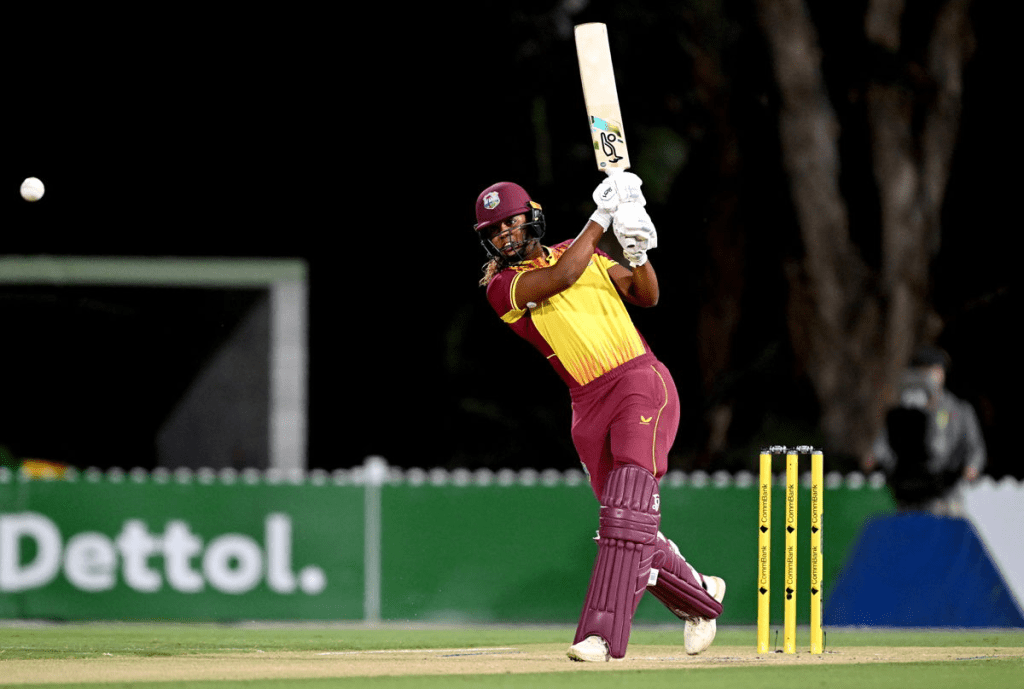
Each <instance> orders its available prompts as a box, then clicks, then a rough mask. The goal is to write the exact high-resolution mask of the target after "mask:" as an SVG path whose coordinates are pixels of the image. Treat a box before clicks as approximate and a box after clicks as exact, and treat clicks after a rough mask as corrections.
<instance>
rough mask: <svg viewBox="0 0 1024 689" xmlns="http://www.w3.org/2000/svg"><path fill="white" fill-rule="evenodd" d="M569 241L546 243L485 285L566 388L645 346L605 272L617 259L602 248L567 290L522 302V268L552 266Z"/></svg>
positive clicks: (633, 355)
mask: <svg viewBox="0 0 1024 689" xmlns="http://www.w3.org/2000/svg"><path fill="white" fill-rule="evenodd" d="M571 243H572V242H571V241H565V242H562V243H561V244H557V245H555V246H553V247H544V256H543V257H541V258H537V259H534V260H533V261H529V262H526V263H519V264H516V265H514V266H511V267H509V268H506V269H505V270H503V271H502V272H500V273H498V274H497V275H495V276H494V278H493V279H492V280H491V282H490V283H489V284H488V285H487V301H488V302H490V304H491V306H492V307H493V308H494V310H495V311H496V312H497V313H498V315H499V316H501V319H502V320H503V321H505V322H506V323H508V324H509V325H510V326H511V327H512V330H514V331H515V332H516V334H518V335H519V336H520V337H522V338H524V339H525V340H527V341H528V342H529V343H530V344H532V345H533V346H534V347H536V348H537V349H538V350H539V351H540V353H541V354H543V355H544V356H545V357H547V359H548V361H549V362H550V363H551V365H552V366H553V367H554V368H555V371H557V372H558V374H559V375H560V376H561V377H562V380H564V381H565V382H566V384H567V385H569V387H577V386H580V385H586V384H587V383H589V382H591V381H592V380H594V379H596V378H598V377H599V376H601V375H603V374H605V373H607V372H608V371H611V370H612V369H614V368H616V367H617V366H620V365H622V364H624V363H626V362H627V361H630V360H632V359H635V358H636V357H638V356H641V355H642V354H646V353H647V351H648V349H647V343H646V342H644V339H643V337H641V336H640V333H639V332H638V331H637V329H636V326H634V325H633V321H632V319H631V318H630V317H629V313H628V312H627V311H626V305H625V304H623V303H622V298H621V297H620V296H619V292H618V290H617V289H616V288H615V283H613V282H612V279H611V277H610V276H609V275H608V268H609V267H610V266H613V265H617V264H616V263H615V261H613V260H612V259H611V257H610V256H608V254H606V253H605V252H603V251H601V250H600V249H598V250H595V251H594V255H593V256H592V257H591V261H590V264H589V265H588V266H587V268H586V270H584V271H583V275H582V276H581V277H580V279H579V280H577V281H576V283H575V284H573V286H572V287H570V288H569V289H567V290H564V291H562V292H560V293H558V294H556V295H554V296H553V297H550V298H548V299H545V300H544V301H542V302H540V303H539V304H525V303H523V302H522V300H521V299H519V297H518V296H517V295H516V284H517V283H518V282H519V278H520V276H522V274H523V273H526V272H528V271H531V270H536V269H538V268H544V267H547V266H550V265H554V264H555V263H556V262H557V261H558V258H559V257H560V256H561V255H562V254H563V253H564V252H565V250H566V249H567V248H569V245H570V244H571Z"/></svg>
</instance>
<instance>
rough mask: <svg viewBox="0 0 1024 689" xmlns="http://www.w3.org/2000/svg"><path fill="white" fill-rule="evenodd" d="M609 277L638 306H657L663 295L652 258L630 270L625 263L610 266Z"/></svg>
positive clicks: (627, 298)
mask: <svg viewBox="0 0 1024 689" xmlns="http://www.w3.org/2000/svg"><path fill="white" fill-rule="evenodd" d="M608 277H610V278H611V279H612V282H614V283H615V287H616V288H617V289H618V290H619V294H621V295H622V298H623V299H624V300H626V301H628V302H629V303H630V304H634V305H636V306H645V307H646V306H655V305H656V304H657V303H658V299H659V298H660V296H661V290H660V289H659V287H658V274H657V273H655V272H654V266H652V265H651V262H650V260H648V261H647V262H646V263H644V264H643V265H642V266H637V267H636V268H633V269H632V270H630V269H629V268H626V267H625V266H623V265H619V264H615V265H613V266H611V267H610V268H608Z"/></svg>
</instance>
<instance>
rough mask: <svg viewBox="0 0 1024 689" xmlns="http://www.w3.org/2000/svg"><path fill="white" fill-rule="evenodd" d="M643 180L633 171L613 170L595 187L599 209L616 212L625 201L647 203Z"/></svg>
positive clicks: (595, 197) (595, 200) (595, 196)
mask: <svg viewBox="0 0 1024 689" xmlns="http://www.w3.org/2000/svg"><path fill="white" fill-rule="evenodd" d="M642 184H643V182H642V181H641V180H640V178H639V177H637V176H636V175H635V174H633V173H632V172H625V171H623V172H613V173H612V174H610V175H608V177H606V178H605V179H604V181H602V182H601V183H600V184H598V185H597V189H594V203H596V204H597V209H598V210H599V211H604V212H605V213H614V212H615V211H617V210H618V208H619V206H620V205H621V204H623V203H639V204H640V205H641V206H643V205H645V204H646V203H647V200H646V199H645V198H644V195H643V193H642V192H641V191H640V186H641V185H642Z"/></svg>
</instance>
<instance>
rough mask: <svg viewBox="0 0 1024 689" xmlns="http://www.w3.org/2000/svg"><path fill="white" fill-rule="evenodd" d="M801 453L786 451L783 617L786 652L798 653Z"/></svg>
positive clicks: (784, 647)
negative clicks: (797, 616) (798, 503)
mask: <svg viewBox="0 0 1024 689" xmlns="http://www.w3.org/2000/svg"><path fill="white" fill-rule="evenodd" d="M798 457H799V455H798V454H797V453H796V452H795V451H792V450H791V451H789V452H787V453H786V590H785V591H784V593H785V595H786V601H785V612H784V618H783V646H782V650H783V652H784V653H796V544H797V521H796V517H797V499H798V497H799V496H798V493H799V491H800V467H799V462H798Z"/></svg>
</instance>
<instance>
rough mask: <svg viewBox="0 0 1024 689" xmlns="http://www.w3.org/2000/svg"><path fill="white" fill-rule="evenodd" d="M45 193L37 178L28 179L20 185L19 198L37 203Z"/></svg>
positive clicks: (44, 188)
mask: <svg viewBox="0 0 1024 689" xmlns="http://www.w3.org/2000/svg"><path fill="white" fill-rule="evenodd" d="M45 193H46V187H44V186H43V183H42V182H41V181H40V180H39V178H38V177H29V178H28V179H26V180H25V181H24V182H22V183H21V198H23V199H25V200H26V201H38V200H39V199H41V198H43V194H45Z"/></svg>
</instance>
